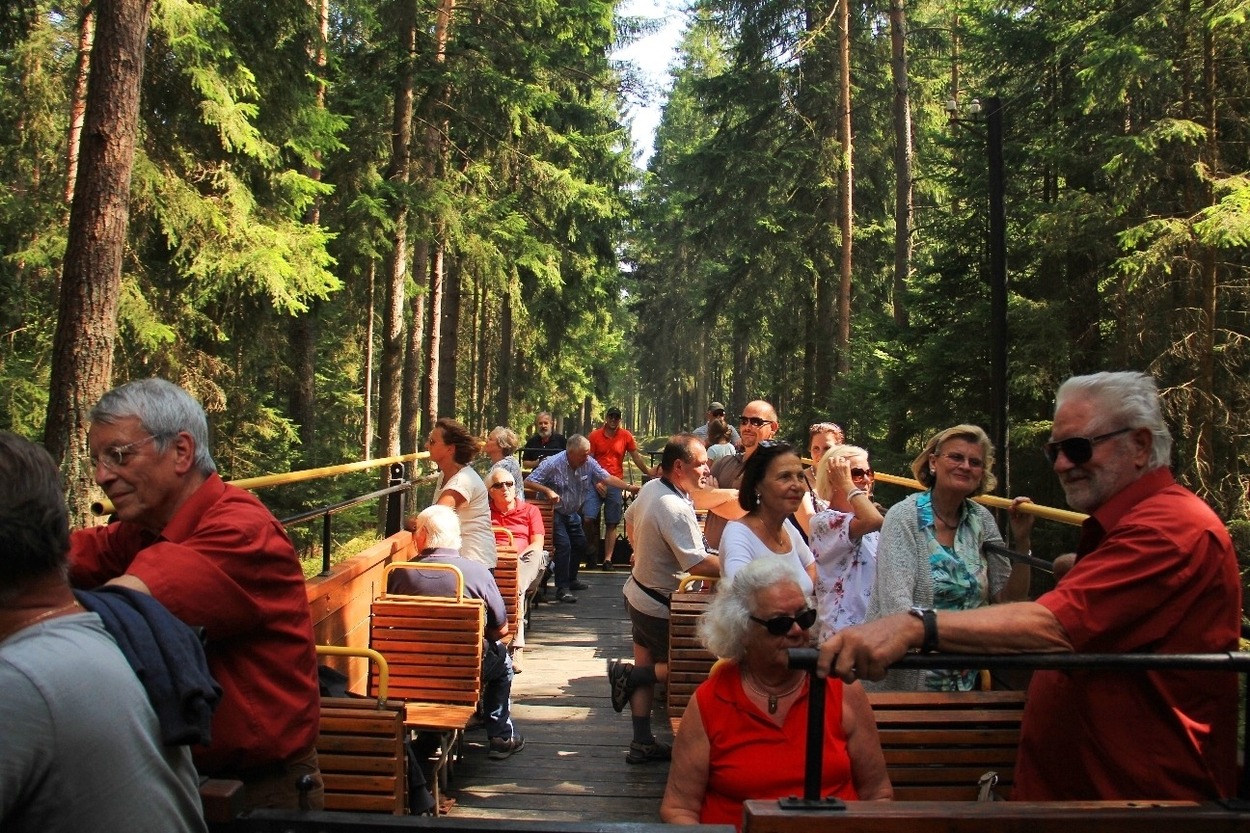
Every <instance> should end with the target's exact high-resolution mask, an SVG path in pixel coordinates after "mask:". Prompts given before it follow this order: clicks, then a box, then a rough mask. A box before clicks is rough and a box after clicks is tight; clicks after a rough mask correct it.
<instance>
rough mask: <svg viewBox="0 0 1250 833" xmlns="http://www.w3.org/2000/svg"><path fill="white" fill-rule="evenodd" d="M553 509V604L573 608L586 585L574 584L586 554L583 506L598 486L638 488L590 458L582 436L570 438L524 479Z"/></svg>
mask: <svg viewBox="0 0 1250 833" xmlns="http://www.w3.org/2000/svg"><path fill="white" fill-rule="evenodd" d="M525 482H526V484H528V485H530V486H532V487H533V488H534V489H536V490H537V491H538V492H539V493H540V494H542V495H545V496H546V498H547V500H549V501H551V502H552V503H553V504H554V506H553V510H554V511H552V513H551V527H552V529H551V534H552V537H553V538H555V541H554V542H553V543H554V545H555V546H554V549H555V573H556V600H557V601H561V602H565V603H566V604H574V603H576V602H577V597H576V596H574V595H573V593H572V591H574V590H585V589H586V585H585V584H583V583H581V582H580V581H578V580H577V559H578V556H577V555H575V554H580V553H582V552H585V550H586V536H585V535H584V534H583V533H582V515H581V509H582V504H584V503H585V502H586V496H587V495H588V494H590V492H592V491H593V490H594V488H595V484H597V483H601V482H603V483H607V484H608V485H609V486H615V487H617V488H618V489H624V490H626V491H628V492H633V493H634V494H637V493H638V487H637V486H635V485H633V484H632V483H626V482H625V481H624V480H622V479H620V478H619V477H616V476H614V475H611V474H608V472H607V470H605V469H604V468H603V466H601V465H599V464H598V463H597V462H595V460H594V459H592V458H591V456H590V440H588V439H586V438H585V437H583V436H582V435H581V434H574V435H573V436H571V437H569V443H568V448H566V449H565V450H564V451H561V452H559V453H558V454H556V455H555V456H552V457H548V458H547V459H545V460H543V461H542V462H541V463H539V464H538V466H537V467H536V468H535V469H534V470H533V471H532V472H530V474H529V476H528V477H526V478H525Z"/></svg>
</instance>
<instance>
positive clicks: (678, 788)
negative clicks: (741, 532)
mask: <svg viewBox="0 0 1250 833" xmlns="http://www.w3.org/2000/svg"><path fill="white" fill-rule="evenodd" d="M815 623H816V611H815V610H813V609H812V608H810V607H808V604H807V595H806V594H805V593H804V592H803V590H801V589H800V588H799V585H798V583H797V581H796V580H795V578H794V574H793V572H792V571H791V569H790V567H789V566H788V565H787V564H786V563H785V561H784V560H782V559H780V558H757V559H755V560H754V561H752V562H751V563H749V564H747V565H746V566H745V567H744V568H743V569H742V571H741V572H739V573H738V575H737V576H736V577H735V578H734V580H733V581H732V582H730V583H728V584H726V583H724V582H722V583H721V584H720V587H719V590H718V591H717V593H716V594H715V596H713V598H712V603H711V605H710V606H709V608H708V611H707V613H705V614H704V615H703V618H702V619H701V620H700V622H699V636H700V637H701V639H702V640H703V644H704V645H705V646H707V649H708V650H709V651H711V652H712V653H713V654H715V655H717V656H718V657H722V658H725V659H727V660H729V661H728V662H725V663H721V664H719V665H718V666H716V667H715V668H713V670H712V674H711V676H710V677H709V678H708V679H707V680H706V681H705V682H704V683H703V684H702V685H700V686H699V688H698V689H697V690H696V691H695V694H694V697H692V698H691V699H690V704H689V705H688V706H687V707H686V712H685V714H684V715H683V716H682V718H681V727H680V728H679V729H678V731H677V739H676V741H675V742H674V744H673V763H672V768H671V769H670V770H669V775H668V786H667V788H666V789H665V791H664V800H663V802H662V803H661V805H660V817H661V818H662V819H663V820H664V821H666V822H669V823H670V824H698V823H702V824H733V825H735V826H738V827H739V828H741V825H742V802H744V801H746V800H748V799H771V798H784V797H785V796H789V795H800V794H802V793H803V787H804V769H805V766H804V764H805V761H804V755H803V749H804V738H805V736H806V730H807V708H808V675H807V674H806V672H803V671H799V670H794V669H791V668H790V667H789V657H788V654H787V651H788V649H790V648H803V647H806V646H808V645H809V644H810V643H811V639H810V635H809V633H808V630H809V629H810V628H811V627H812V625H814V624H815ZM831 681H832V682H835V683H837V682H841V681H839V680H831ZM821 774H822V777H823V781H822V783H821V788H820V794H821V796H826V797H827V796H835V797H837V798H842V799H860V800H865V801H867V800H888V799H891V798H893V797H894V790H893V788H892V787H891V786H890V779H889V777H888V776H887V775H886V770H885V757H884V756H883V755H882V753H881V742H880V740H879V739H878V737H877V724H876V722H875V721H874V720H873V716H872V709H871V707H870V706H869V705H868V697H867V695H866V694H864V691H863V688H862V687H860V686H858V685H854V684H844V685H836V684H835V685H831V686H828V687H827V688H826V689H825V737H824V759H823V767H822V769H821Z"/></svg>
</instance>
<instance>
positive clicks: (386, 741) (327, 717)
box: [317, 645, 408, 815]
mask: <svg viewBox="0 0 1250 833" xmlns="http://www.w3.org/2000/svg"><path fill="white" fill-rule="evenodd" d="M317 654H318V655H319V656H340V657H342V656H358V657H361V656H362V657H367V658H368V659H369V660H371V661H372V667H373V668H375V669H376V671H377V686H376V691H377V697H376V698H374V699H369V698H351V697H322V698H321V724H320V727H321V730H320V732H319V734H318V735H317V761H318V764H319V766H320V768H321V778H322V781H323V782H324V784H325V809H327V810H346V811H352V812H373V813H392V814H394V815H403V814H405V813H407V812H408V766H407V764H408V760H407V756H406V754H405V751H404V737H405V730H404V704H403V702H402V701H399V700H388V699H387V694H388V693H389V692H388V688H389V684H390V679H389V677H390V674H389V669H388V666H387V662H386V659H385V658H384V657H383V656H382V655H381V654H379V653H378V652H377V651H374V650H371V649H369V648H343V647H339V646H332V645H318V646H317Z"/></svg>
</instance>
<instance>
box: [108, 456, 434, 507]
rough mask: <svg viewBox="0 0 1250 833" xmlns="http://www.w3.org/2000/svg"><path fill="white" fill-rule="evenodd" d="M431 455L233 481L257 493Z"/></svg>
mask: <svg viewBox="0 0 1250 833" xmlns="http://www.w3.org/2000/svg"><path fill="white" fill-rule="evenodd" d="M429 456H430V453H429V452H428V451H415V452H413V453H411V454H400V455H397V456H395V457H379V458H378V459H376V460H357V461H356V462H354V463H340V464H339V465H337V466H322V467H321V468H316V469H302V470H300V471H288V472H283V473H281V474H262V475H261V476H259V477H244V478H242V479H240V480H231V481H230V484H231V485H232V486H238V487H239V488H240V489H248V490H250V491H255V490H256V489H267V488H269V487H270V486H285V485H286V484H288V483H301V482H303V481H305V480H318V479H320V478H322V477H335V476H337V475H340V474H350V473H351V472H354V471H361V470H363V469H372V468H377V467H378V466H389V465H390V464H392V463H407V462H410V461H412V460H425V459H428V458H429ZM91 511H92V512H93V513H95V514H97V515H109V514H112V512H113V503H112V501H110V500H109V499H108V498H103V499H102V500H98V501H96V502H95V503H93V504H91Z"/></svg>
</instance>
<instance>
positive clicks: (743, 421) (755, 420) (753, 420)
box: [738, 414, 773, 428]
mask: <svg viewBox="0 0 1250 833" xmlns="http://www.w3.org/2000/svg"><path fill="white" fill-rule="evenodd" d="M738 424H739V425H752V426H754V427H756V428H760V427H763V426H765V425H772V424H773V421H772V420H771V419H763V418H762V417H749V416H747V415H746V414H743V415H742V416H740V417H738Z"/></svg>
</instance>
